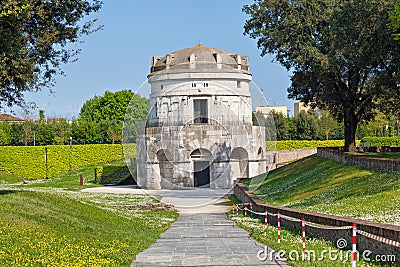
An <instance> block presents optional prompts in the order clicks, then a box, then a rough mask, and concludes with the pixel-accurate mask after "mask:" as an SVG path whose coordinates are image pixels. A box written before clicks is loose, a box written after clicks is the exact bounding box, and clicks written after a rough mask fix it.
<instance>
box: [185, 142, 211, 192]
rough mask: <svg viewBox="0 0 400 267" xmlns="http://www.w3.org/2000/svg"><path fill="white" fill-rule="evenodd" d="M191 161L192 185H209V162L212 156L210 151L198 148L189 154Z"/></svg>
mask: <svg viewBox="0 0 400 267" xmlns="http://www.w3.org/2000/svg"><path fill="white" fill-rule="evenodd" d="M190 159H191V161H192V162H193V185H194V187H210V182H211V167H210V166H211V163H212V162H213V160H214V158H213V156H212V154H211V152H210V151H208V150H207V149H203V148H198V149H196V150H194V151H193V152H192V153H191V154H190Z"/></svg>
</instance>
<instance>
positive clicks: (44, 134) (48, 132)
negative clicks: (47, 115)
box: [35, 122, 56, 146]
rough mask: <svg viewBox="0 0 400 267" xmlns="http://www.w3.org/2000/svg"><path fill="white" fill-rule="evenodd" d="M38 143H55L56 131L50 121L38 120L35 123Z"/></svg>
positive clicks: (43, 144) (42, 144)
mask: <svg viewBox="0 0 400 267" xmlns="http://www.w3.org/2000/svg"><path fill="white" fill-rule="evenodd" d="M35 131H36V144H37V145H41V146H45V145H52V144H54V139H55V137H56V134H55V131H54V129H53V127H52V125H51V124H50V123H46V122H37V123H36V124H35Z"/></svg>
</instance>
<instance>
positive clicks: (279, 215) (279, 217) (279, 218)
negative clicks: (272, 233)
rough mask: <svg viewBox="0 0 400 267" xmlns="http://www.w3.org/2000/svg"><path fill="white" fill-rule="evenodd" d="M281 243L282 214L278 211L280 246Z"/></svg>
mask: <svg viewBox="0 0 400 267" xmlns="http://www.w3.org/2000/svg"><path fill="white" fill-rule="evenodd" d="M280 243H281V213H280V212H279V211H278V244H280Z"/></svg>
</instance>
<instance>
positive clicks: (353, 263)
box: [351, 223, 357, 267]
mask: <svg viewBox="0 0 400 267" xmlns="http://www.w3.org/2000/svg"><path fill="white" fill-rule="evenodd" d="M351 254H352V255H351V256H352V257H351V258H352V259H351V267H356V265H357V226H356V224H355V223H353V238H352V251H351Z"/></svg>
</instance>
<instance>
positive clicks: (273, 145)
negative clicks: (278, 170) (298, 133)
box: [266, 140, 344, 151]
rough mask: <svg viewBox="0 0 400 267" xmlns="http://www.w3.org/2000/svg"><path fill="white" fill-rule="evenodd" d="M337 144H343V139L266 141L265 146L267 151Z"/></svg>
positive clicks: (335, 145) (336, 145) (333, 145)
mask: <svg viewBox="0 0 400 267" xmlns="http://www.w3.org/2000/svg"><path fill="white" fill-rule="evenodd" d="M338 146H344V140H311V141H308V140H284V141H275V142H274V141H267V142H266V147H267V150H268V151H272V150H294V149H300V148H316V147H338Z"/></svg>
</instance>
